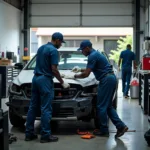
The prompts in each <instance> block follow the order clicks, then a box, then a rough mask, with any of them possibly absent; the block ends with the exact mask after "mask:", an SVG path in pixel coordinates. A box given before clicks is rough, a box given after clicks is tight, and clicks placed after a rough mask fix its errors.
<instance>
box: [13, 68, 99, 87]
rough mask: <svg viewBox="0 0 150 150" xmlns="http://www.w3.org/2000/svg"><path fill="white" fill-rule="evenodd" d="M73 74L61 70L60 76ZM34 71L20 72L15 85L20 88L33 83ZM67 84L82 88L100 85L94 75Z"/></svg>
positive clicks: (69, 81)
mask: <svg viewBox="0 0 150 150" xmlns="http://www.w3.org/2000/svg"><path fill="white" fill-rule="evenodd" d="M72 73H73V72H71V71H70V70H65V71H64V70H60V74H66V75H67V74H72ZM33 75H34V74H33V70H22V71H21V72H20V74H19V75H18V76H17V77H16V78H15V79H14V80H13V83H14V84H16V85H18V86H20V85H22V84H26V83H31V82H32V78H33ZM63 80H65V81H66V82H68V83H70V84H78V85H81V86H82V87H86V86H90V85H95V84H98V81H97V80H96V79H95V76H94V75H93V73H91V74H90V76H89V77H87V78H85V79H74V80H73V79H64V78H63ZM53 81H54V83H59V81H58V80H57V79H56V78H54V80H53Z"/></svg>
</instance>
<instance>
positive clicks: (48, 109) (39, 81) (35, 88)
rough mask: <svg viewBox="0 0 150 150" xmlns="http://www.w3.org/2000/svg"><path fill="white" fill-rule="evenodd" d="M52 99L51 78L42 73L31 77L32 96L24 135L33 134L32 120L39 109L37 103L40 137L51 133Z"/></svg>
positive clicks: (46, 136)
mask: <svg viewBox="0 0 150 150" xmlns="http://www.w3.org/2000/svg"><path fill="white" fill-rule="evenodd" d="M53 99H54V88H53V80H52V78H50V77H47V76H44V75H40V76H36V75H35V76H34V77H33V79H32V98H31V101H30V106H29V110H28V115H27V123H26V136H31V135H33V134H34V121H35V118H36V114H37V111H39V110H38V108H39V106H38V105H39V104H40V108H41V137H43V138H48V137H49V136H50V135H51V129H50V121H51V117H52V100H53Z"/></svg>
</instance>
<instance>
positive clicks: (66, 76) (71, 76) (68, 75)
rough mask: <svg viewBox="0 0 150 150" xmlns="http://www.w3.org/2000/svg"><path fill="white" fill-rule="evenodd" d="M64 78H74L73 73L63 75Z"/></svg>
mask: <svg viewBox="0 0 150 150" xmlns="http://www.w3.org/2000/svg"><path fill="white" fill-rule="evenodd" d="M64 78H65V79H75V77H74V74H67V75H65V76H64Z"/></svg>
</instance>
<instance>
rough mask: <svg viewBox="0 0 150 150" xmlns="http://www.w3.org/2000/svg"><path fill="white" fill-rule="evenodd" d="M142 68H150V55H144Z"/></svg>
mask: <svg viewBox="0 0 150 150" xmlns="http://www.w3.org/2000/svg"><path fill="white" fill-rule="evenodd" d="M142 70H150V57H143V59H142Z"/></svg>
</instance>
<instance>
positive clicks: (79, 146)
mask: <svg viewBox="0 0 150 150" xmlns="http://www.w3.org/2000/svg"><path fill="white" fill-rule="evenodd" d="M118 96H119V98H118V108H117V112H118V114H119V116H120V118H121V119H122V120H123V121H124V122H125V123H126V125H127V126H128V127H129V129H130V130H136V132H128V133H126V134H125V135H124V136H122V137H121V138H120V139H117V140H115V138H114V135H115V133H110V137H109V138H105V137H103V138H101V137H96V138H94V139H91V140H83V139H81V138H80V136H79V135H77V134H76V130H77V129H78V128H80V129H83V130H88V131H92V130H93V129H94V125H93V123H92V122H91V123H84V122H59V124H58V128H57V131H55V132H54V135H56V136H58V137H59V142H57V143H46V144H41V143H40V142H39V139H40V135H39V139H38V140H36V141H32V142H25V141H24V131H23V129H17V128H14V127H12V126H11V125H10V132H11V133H13V134H14V135H15V136H17V138H18V141H17V142H15V143H12V144H11V145H10V150H33V149H36V150H49V149H51V150H85V149H86V150H98V149H101V150H150V148H149V147H148V146H147V143H146V141H145V140H144V133H145V132H146V131H147V130H148V128H149V123H148V121H147V116H145V115H143V112H142V110H141V108H140V106H139V105H138V100H131V99H124V98H123V97H122V93H121V84H120V85H119V91H118ZM3 107H4V106H3ZM5 108H6V107H5ZM109 125H110V126H109V130H110V131H114V130H115V127H114V126H113V124H112V123H111V121H110V122H109ZM35 128H36V131H37V133H38V134H39V133H40V122H36V124H35Z"/></svg>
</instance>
